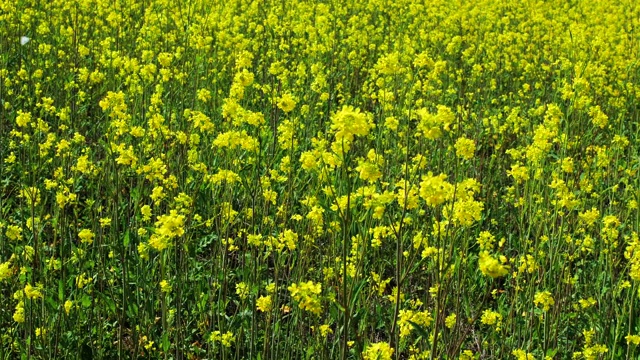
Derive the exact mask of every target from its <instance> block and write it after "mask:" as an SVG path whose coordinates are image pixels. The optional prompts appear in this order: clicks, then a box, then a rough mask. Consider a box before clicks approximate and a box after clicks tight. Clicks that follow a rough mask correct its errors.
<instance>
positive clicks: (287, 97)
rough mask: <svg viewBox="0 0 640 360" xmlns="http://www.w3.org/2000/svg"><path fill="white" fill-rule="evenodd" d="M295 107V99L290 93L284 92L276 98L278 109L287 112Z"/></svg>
mask: <svg viewBox="0 0 640 360" xmlns="http://www.w3.org/2000/svg"><path fill="white" fill-rule="evenodd" d="M295 107H296V99H295V98H294V97H293V96H292V95H291V94H290V93H285V94H283V95H282V96H281V97H279V98H278V108H280V110H282V111H284V112H286V113H288V112H291V111H292V110H293V109H294V108H295Z"/></svg>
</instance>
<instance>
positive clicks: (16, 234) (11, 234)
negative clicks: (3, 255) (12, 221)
mask: <svg viewBox="0 0 640 360" xmlns="http://www.w3.org/2000/svg"><path fill="white" fill-rule="evenodd" d="M4 234H5V235H6V236H7V237H8V238H9V240H21V239H22V228H20V227H18V226H16V225H9V226H7V230H6V231H5V233H4Z"/></svg>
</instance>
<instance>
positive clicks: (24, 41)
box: [20, 36, 31, 45]
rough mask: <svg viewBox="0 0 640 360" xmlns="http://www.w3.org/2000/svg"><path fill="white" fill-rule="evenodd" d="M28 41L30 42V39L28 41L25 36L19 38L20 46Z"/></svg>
mask: <svg viewBox="0 0 640 360" xmlns="http://www.w3.org/2000/svg"><path fill="white" fill-rule="evenodd" d="M29 40H31V39H29V38H28V37H26V36H20V45H25V44H26V43H28V42H29Z"/></svg>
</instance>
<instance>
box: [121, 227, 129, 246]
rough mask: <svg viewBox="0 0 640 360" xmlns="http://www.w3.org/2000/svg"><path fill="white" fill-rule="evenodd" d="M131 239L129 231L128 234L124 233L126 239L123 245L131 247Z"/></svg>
mask: <svg viewBox="0 0 640 360" xmlns="http://www.w3.org/2000/svg"><path fill="white" fill-rule="evenodd" d="M130 240H131V239H130V238H129V230H127V232H125V233H124V239H123V240H122V244H123V245H124V247H127V246H129V243H130Z"/></svg>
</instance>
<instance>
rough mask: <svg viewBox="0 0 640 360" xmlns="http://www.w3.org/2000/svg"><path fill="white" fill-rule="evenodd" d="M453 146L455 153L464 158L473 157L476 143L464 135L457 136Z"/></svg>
mask: <svg viewBox="0 0 640 360" xmlns="http://www.w3.org/2000/svg"><path fill="white" fill-rule="evenodd" d="M454 147H455V148H456V155H458V157H460V158H462V159H465V160H470V159H471V158H473V154H474V152H475V151H476V143H475V142H474V141H473V140H471V139H467V138H465V137H460V138H458V140H457V141H456V144H455V145H454Z"/></svg>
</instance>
